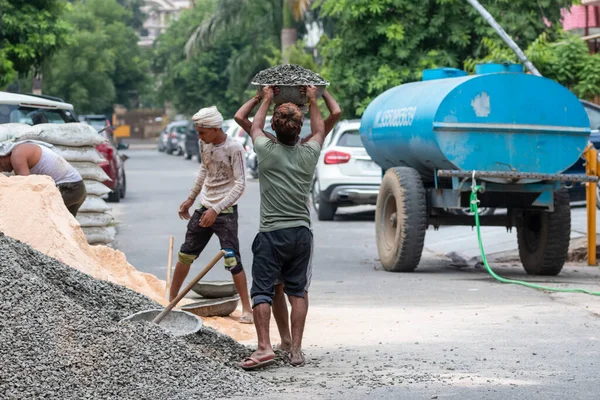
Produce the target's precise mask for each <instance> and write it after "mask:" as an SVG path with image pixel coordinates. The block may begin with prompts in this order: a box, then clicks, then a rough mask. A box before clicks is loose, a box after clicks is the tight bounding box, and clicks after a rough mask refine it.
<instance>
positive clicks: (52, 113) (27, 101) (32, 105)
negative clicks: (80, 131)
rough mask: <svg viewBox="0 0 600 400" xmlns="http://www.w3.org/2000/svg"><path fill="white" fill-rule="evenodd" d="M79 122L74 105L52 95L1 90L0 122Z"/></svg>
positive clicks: (32, 123)
mask: <svg viewBox="0 0 600 400" xmlns="http://www.w3.org/2000/svg"><path fill="white" fill-rule="evenodd" d="M68 122H78V119H77V115H76V114H75V112H74V111H73V105H71V104H69V103H65V102H64V101H63V100H62V99H60V98H58V97H52V96H42V95H35V96H34V95H29V94H21V93H9V92H0V124H8V123H22V124H30V125H34V124H41V123H53V124H64V123H68Z"/></svg>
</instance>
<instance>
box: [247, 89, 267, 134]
mask: <svg viewBox="0 0 600 400" xmlns="http://www.w3.org/2000/svg"><path fill="white" fill-rule="evenodd" d="M262 97H263V100H262V104H261V105H260V108H259V109H258V112H257V113H256V115H255V116H254V121H253V122H252V128H251V129H250V137H251V138H252V142H253V143H254V142H255V141H256V139H257V138H259V137H261V136H265V133H264V132H263V128H264V126H265V122H266V120H267V113H268V112H269V106H270V105H271V100H273V88H272V87H270V86H265V87H263V90H262Z"/></svg>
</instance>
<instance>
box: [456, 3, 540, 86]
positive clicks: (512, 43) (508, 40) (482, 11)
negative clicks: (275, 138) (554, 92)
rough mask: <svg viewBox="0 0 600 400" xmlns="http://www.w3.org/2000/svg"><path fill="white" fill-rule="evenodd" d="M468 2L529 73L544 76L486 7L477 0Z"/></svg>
mask: <svg viewBox="0 0 600 400" xmlns="http://www.w3.org/2000/svg"><path fill="white" fill-rule="evenodd" d="M467 2H468V3H469V4H471V5H472V6H473V7H474V8H475V9H476V10H477V11H478V12H479V14H481V16H482V17H483V18H484V19H485V20H486V21H487V22H488V24H490V25H491V27H492V28H494V30H495V31H496V33H497V34H498V35H499V36H500V37H501V38H502V40H504V42H505V43H506V44H507V45H508V47H510V49H511V50H512V51H514V52H515V54H516V55H517V57H519V59H520V60H521V62H522V63H523V65H525V67H526V68H527V69H528V70H529V71H531V73H532V74H533V75H537V76H542V74H540V71H538V70H537V68H536V67H535V66H534V65H533V64H532V62H531V61H529V59H527V56H526V55H525V53H523V51H521V49H520V48H519V45H517V44H516V43H515V41H514V40H512V38H511V37H510V36H509V35H508V33H506V31H505V30H504V28H502V27H501V26H500V24H499V23H498V22H496V20H495V19H494V17H492V15H491V14H490V13H489V12H488V11H487V10H486V9H485V7H483V6H482V5H481V4H480V3H479V2H478V1H477V0H467Z"/></svg>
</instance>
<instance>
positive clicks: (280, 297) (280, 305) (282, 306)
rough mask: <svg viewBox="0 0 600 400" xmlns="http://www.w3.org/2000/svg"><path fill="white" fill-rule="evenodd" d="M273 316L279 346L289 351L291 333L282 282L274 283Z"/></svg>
mask: <svg viewBox="0 0 600 400" xmlns="http://www.w3.org/2000/svg"><path fill="white" fill-rule="evenodd" d="M273 317H275V322H276V323H277V329H278V330H279V336H280V337H281V344H280V345H279V347H280V348H281V350H283V351H290V350H291V348H292V335H291V333H290V323H289V321H290V319H289V318H290V316H289V314H288V308H287V303H286V300H285V293H284V292H283V284H279V285H275V296H274V297H273Z"/></svg>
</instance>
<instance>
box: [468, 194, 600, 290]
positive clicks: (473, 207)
mask: <svg viewBox="0 0 600 400" xmlns="http://www.w3.org/2000/svg"><path fill="white" fill-rule="evenodd" d="M481 189H482V187H481V186H477V185H476V183H475V182H473V190H472V191H471V212H472V213H474V214H475V225H476V226H477V239H478V240H479V250H480V251H481V259H482V260H483V264H484V265H485V269H486V270H487V272H488V273H489V274H490V275H491V276H492V277H493V278H494V279H496V280H498V281H500V282H502V283H510V284H513V285H521V286H525V287H528V288H532V289H539V290H547V291H550V292H561V293H584V294H589V295H592V296H600V292H594V291H591V290H587V289H561V288H552V287H548V286H542V285H536V284H534V283H529V282H524V281H518V280H514V279H505V278H502V277H501V276H498V275H497V274H496V273H495V272H494V271H493V270H492V268H491V267H490V265H489V264H488V261H487V257H486V256H485V252H484V250H483V241H482V240H481V225H480V224H479V200H478V199H477V193H478V192H479V191H480V190H481Z"/></svg>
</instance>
